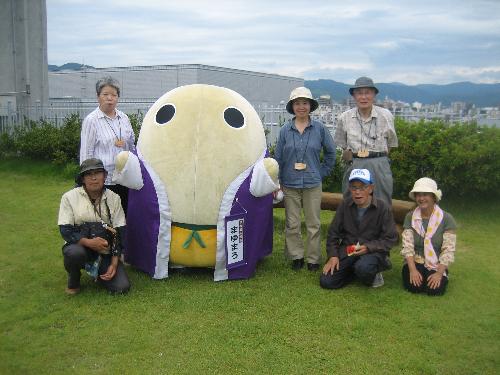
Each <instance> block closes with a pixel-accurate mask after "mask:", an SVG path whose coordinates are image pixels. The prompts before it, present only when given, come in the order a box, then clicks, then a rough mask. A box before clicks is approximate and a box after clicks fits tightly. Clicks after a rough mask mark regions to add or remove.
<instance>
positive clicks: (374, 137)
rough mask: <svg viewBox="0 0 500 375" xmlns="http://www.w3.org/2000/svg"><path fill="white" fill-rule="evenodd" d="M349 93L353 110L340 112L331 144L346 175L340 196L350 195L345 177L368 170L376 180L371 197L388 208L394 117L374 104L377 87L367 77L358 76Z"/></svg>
mask: <svg viewBox="0 0 500 375" xmlns="http://www.w3.org/2000/svg"><path fill="white" fill-rule="evenodd" d="M349 93H350V94H351V95H352V97H353V98H354V100H355V101H356V107H355V108H352V109H350V110H348V111H345V112H344V113H342V114H341V115H340V116H339V118H338V122H337V128H336V130H335V136H334V141H335V143H336V145H337V146H339V147H341V148H342V149H343V153H342V159H343V160H344V162H345V163H346V166H347V168H346V172H345V174H344V179H343V181H342V192H343V193H344V197H348V196H349V195H350V192H349V189H348V181H347V177H348V176H349V175H350V173H351V171H352V170H353V169H363V168H366V169H369V170H370V171H371V172H372V173H373V175H374V176H375V179H376V181H377V186H376V188H375V191H374V195H375V196H376V197H377V198H381V199H384V200H385V201H386V202H387V204H389V205H392V189H393V181H392V173H391V166H390V162H389V158H388V156H389V150H390V148H392V147H397V146H398V138H397V136H396V131H395V130H394V118H393V116H392V114H391V112H389V111H388V110H387V109H385V108H382V107H379V106H376V105H374V102H375V96H376V95H377V94H378V89H377V87H376V86H375V85H374V84H373V81H372V80H371V78H368V77H360V78H358V79H357V80H356V82H355V84H354V86H352V87H351V88H350V89H349Z"/></svg>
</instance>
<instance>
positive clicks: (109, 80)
mask: <svg viewBox="0 0 500 375" xmlns="http://www.w3.org/2000/svg"><path fill="white" fill-rule="evenodd" d="M105 86H110V87H113V88H114V89H115V90H116V93H117V94H118V96H120V84H119V83H118V81H117V80H116V79H114V78H113V77H111V76H106V77H102V78H101V79H100V80H99V81H97V83H96V84H95V91H96V93H97V96H99V95H101V91H102V89H103V88H104V87H105Z"/></svg>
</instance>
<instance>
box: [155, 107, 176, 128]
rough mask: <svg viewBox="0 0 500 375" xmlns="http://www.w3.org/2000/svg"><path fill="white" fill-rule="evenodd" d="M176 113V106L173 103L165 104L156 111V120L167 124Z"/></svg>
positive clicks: (161, 123)
mask: <svg viewBox="0 0 500 375" xmlns="http://www.w3.org/2000/svg"><path fill="white" fill-rule="evenodd" d="M174 115H175V107H174V106H173V105H172V104H165V105H164V106H163V107H161V108H160V110H159V111H158V112H157V113H156V122H157V123H158V124H160V125H165V124H166V123H167V122H169V121H170V120H172V118H173V117H174Z"/></svg>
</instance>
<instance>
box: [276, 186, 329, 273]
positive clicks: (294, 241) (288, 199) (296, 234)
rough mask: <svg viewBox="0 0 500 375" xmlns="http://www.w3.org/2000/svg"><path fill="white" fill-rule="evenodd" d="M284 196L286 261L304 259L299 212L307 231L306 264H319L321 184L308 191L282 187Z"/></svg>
mask: <svg viewBox="0 0 500 375" xmlns="http://www.w3.org/2000/svg"><path fill="white" fill-rule="evenodd" d="M283 193H284V195H285V198H284V199H285V216H286V219H285V255H286V257H287V258H288V259H290V260H294V259H301V258H304V253H305V251H304V243H303V241H302V236H301V231H300V229H301V211H302V208H304V219H305V224H306V230H307V240H306V247H307V263H313V264H320V262H321V248H320V247H321V232H320V229H321V223H320V212H321V193H322V187H321V184H320V185H318V186H316V187H313V188H308V189H294V188H287V187H283Z"/></svg>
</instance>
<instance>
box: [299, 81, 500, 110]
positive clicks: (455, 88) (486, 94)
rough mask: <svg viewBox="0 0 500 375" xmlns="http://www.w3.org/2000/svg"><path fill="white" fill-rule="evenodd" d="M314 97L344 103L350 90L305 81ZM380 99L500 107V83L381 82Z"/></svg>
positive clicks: (338, 85)
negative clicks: (328, 97) (414, 83)
mask: <svg viewBox="0 0 500 375" xmlns="http://www.w3.org/2000/svg"><path fill="white" fill-rule="evenodd" d="M304 84H305V86H306V87H307V88H309V89H310V90H311V92H312V94H313V96H314V97H319V96H320V95H330V97H331V98H332V99H333V100H335V101H337V102H341V101H342V100H345V99H346V98H348V97H349V87H350V85H346V84H345V83H341V82H336V81H333V80H330V79H319V80H315V81H305V82H304ZM376 86H377V88H378V89H379V91H380V92H379V94H378V98H379V99H384V98H385V97H386V96H387V97H389V98H390V99H392V100H400V101H403V102H407V103H413V102H420V103H423V104H432V103H439V102H441V103H442V104H443V105H447V106H448V105H450V103H451V102H466V103H471V104H475V105H476V107H499V106H500V83H492V84H485V83H471V82H457V83H450V84H448V85H432V84H421V85H415V86H408V85H405V84H403V83H399V82H394V83H378V84H376Z"/></svg>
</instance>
